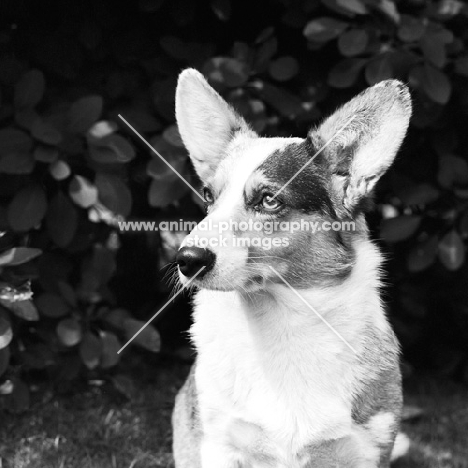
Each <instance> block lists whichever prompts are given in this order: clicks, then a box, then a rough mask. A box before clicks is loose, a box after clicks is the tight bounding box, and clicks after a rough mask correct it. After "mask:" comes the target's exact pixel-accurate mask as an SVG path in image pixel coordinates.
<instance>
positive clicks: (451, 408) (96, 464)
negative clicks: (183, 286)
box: [0, 363, 468, 468]
mask: <svg viewBox="0 0 468 468" xmlns="http://www.w3.org/2000/svg"><path fill="white" fill-rule="evenodd" d="M187 371H188V366H186V365H180V364H178V365H176V364H167V363H166V364H164V363H163V364H161V363H158V364H155V365H154V366H151V367H150V366H146V367H144V368H141V367H140V368H138V369H134V371H133V374H131V375H130V377H128V376H127V377H121V378H120V380H119V382H120V383H119V387H120V388H123V391H124V393H126V394H127V395H128V396H130V398H126V397H124V396H122V394H121V393H119V392H118V391H116V389H115V386H114V385H112V384H111V383H105V384H104V385H101V386H88V387H87V388H86V389H85V390H83V391H79V392H74V393H73V394H72V395H69V396H61V397H57V396H54V397H51V398H48V399H47V398H45V399H44V398H42V401H36V402H35V403H34V404H33V407H32V408H31V410H30V411H28V412H26V413H24V414H22V415H11V414H5V415H2V416H1V419H0V460H1V462H2V463H0V467H1V468H44V467H47V468H75V467H76V468H78V467H80V468H149V467H151V468H156V467H165V468H168V467H171V466H172V457H171V429H170V417H171V411H172V405H173V400H174V395H175V393H176V391H177V388H178V387H179V386H180V385H181V384H182V381H183V378H184V375H185V374H186V372H187ZM144 374H147V375H149V377H145V375H144ZM132 375H133V380H132ZM142 377H143V378H142ZM132 382H134V383H133V384H132ZM467 395H468V391H467V389H466V388H465V387H462V386H458V385H456V384H451V383H447V382H444V381H437V380H434V379H431V378H415V379H413V380H411V381H409V382H408V383H407V391H406V402H407V403H408V404H411V405H417V406H419V407H420V408H422V409H423V410H424V414H423V415H422V416H421V417H420V418H419V419H417V420H413V421H410V422H406V423H405V424H404V431H405V432H406V433H407V434H408V435H409V436H410V438H411V441H412V448H411V451H410V453H409V455H408V456H407V457H406V458H405V459H404V460H402V461H400V462H398V464H396V465H395V468H452V467H453V468H468V452H467V449H468V447H467V441H468V396H467Z"/></svg>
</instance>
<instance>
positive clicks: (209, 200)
mask: <svg viewBox="0 0 468 468" xmlns="http://www.w3.org/2000/svg"><path fill="white" fill-rule="evenodd" d="M203 198H204V199H205V201H206V203H208V204H210V205H211V204H212V203H213V202H214V197H213V193H212V192H211V190H210V189H209V188H206V187H205V188H204V189H203Z"/></svg>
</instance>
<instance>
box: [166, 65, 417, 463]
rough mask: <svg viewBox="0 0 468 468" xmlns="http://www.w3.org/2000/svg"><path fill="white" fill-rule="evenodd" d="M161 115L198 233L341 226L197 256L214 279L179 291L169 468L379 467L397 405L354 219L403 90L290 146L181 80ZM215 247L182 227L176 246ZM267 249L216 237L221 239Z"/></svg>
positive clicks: (368, 250)
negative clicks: (202, 198)
mask: <svg viewBox="0 0 468 468" xmlns="http://www.w3.org/2000/svg"><path fill="white" fill-rule="evenodd" d="M176 114H177V121H178V125H179V131H180V134H181V136H182V139H183V141H184V144H185V145H186V147H187V149H188V151H189V153H190V157H191V160H192V162H193V165H194V167H195V170H196V171H197V173H198V175H199V176H200V178H201V180H202V181H203V183H204V185H205V187H206V190H208V191H209V193H210V198H209V201H208V202H207V217H206V220H209V221H211V222H213V223H214V225H216V223H219V222H221V221H222V220H225V219H228V218H229V219H231V220H235V221H237V222H240V221H243V220H248V219H255V220H260V221H266V220H272V219H275V220H278V219H280V220H283V221H290V222H291V221H294V220H297V219H299V218H301V219H306V220H308V221H314V222H317V221H318V222H324V221H330V222H332V221H337V220H339V221H346V220H347V221H350V220H352V221H353V222H354V223H355V226H356V230H355V231H354V232H345V231H338V232H337V231H324V230H322V231H319V232H315V233H311V232H310V231H308V232H302V231H301V232H294V233H291V234H288V236H289V237H288V245H287V246H285V245H279V244H278V245H277V246H275V247H273V248H271V250H268V251H265V250H264V249H262V248H260V247H252V246H251V245H249V246H245V245H244V246H239V245H234V243H231V242H230V243H229V244H230V245H229V247H227V248H220V247H218V248H217V247H210V249H211V250H212V251H213V254H214V255H215V256H216V261H215V263H214V266H213V268H212V269H210V271H208V272H207V273H206V274H205V275H203V277H200V278H197V279H195V280H194V284H195V285H196V286H197V287H198V288H199V291H198V292H197V293H196V296H195V299H194V325H193V326H192V328H191V330H190V333H191V338H192V342H193V344H194V346H195V348H196V350H197V358H196V363H195V364H194V365H193V367H192V370H191V372H190V375H189V377H188V379H187V381H186V383H185V385H184V386H183V388H182V389H181V390H180V392H179V394H178V396H177V399H176V405H175V409H174V413H173V432H174V458H175V466H176V468H267V467H268V468H273V467H275V468H303V467H306V468H337V467H343V468H388V467H389V465H390V460H391V456H392V449H393V447H394V442H395V437H396V436H397V432H398V428H399V423H400V414H401V405H402V396H401V377H400V370H399V347H398V343H397V341H396V338H395V336H394V334H393V331H392V329H391V327H390V325H389V323H388V321H387V319H386V317H385V312H384V308H383V305H382V301H381V298H380V287H381V281H380V265H381V261H382V259H381V255H380V253H379V250H378V248H377V247H376V246H375V245H374V244H373V243H372V242H371V241H370V240H369V236H368V231H367V227H366V223H365V219H364V210H365V207H366V201H367V200H368V199H369V197H370V195H371V191H372V188H373V187H374V185H375V183H376V182H377V180H378V179H379V178H380V176H381V175H382V174H383V173H384V172H385V171H386V170H387V169H388V167H389V166H390V165H391V163H392V161H393V159H394V157H395V155H396V153H397V151H398V149H399V147H400V145H401V143H402V141H403V138H404V136H405V134H406V130H407V127H408V123H409V118H410V115H411V100H410V96H409V93H408V90H407V88H406V87H405V86H404V85H403V84H402V83H400V82H398V81H396V80H389V81H384V82H382V83H379V84H378V85H375V86H373V87H371V88H368V89H367V90H366V91H364V92H363V93H361V94H360V95H359V96H357V97H355V98H354V99H352V100H351V101H350V102H349V103H347V104H346V105H344V106H343V107H342V108H341V109H339V110H337V111H336V112H335V113H334V114H333V115H332V116H330V117H328V118H327V119H326V120H325V121H324V122H323V123H322V124H321V125H320V126H319V127H318V128H313V129H311V131H310V132H309V134H308V136H307V138H306V139H302V138H261V137H259V136H258V135H256V134H255V132H253V131H252V130H251V129H250V127H249V126H248V124H247V123H246V122H245V121H244V120H243V119H242V118H241V117H240V116H239V115H238V114H237V113H236V112H235V111H234V110H233V109H232V108H231V107H230V106H229V105H228V104H227V103H226V102H225V101H224V100H223V99H222V98H221V96H220V95H219V94H218V93H217V92H216V91H214V90H213V89H212V88H211V87H210V86H209V85H208V83H207V82H206V81H205V79H204V78H203V76H202V75H201V74H200V73H198V72H197V71H195V70H185V71H184V72H182V73H181V75H180V77H179V82H178V87H177V94H176ZM346 123H347V125H346V127H345V128H342V127H343V126H344V124H346ZM340 129H342V131H341V132H339V133H338V134H337V135H336V136H335V137H334V135H335V134H336V133H337V131H338V130H340ZM333 137H334V138H333ZM330 140H331V142H330ZM326 143H328V144H327V146H326V148H325V149H324V150H323V151H322V152H321V153H320V154H319V155H318V156H316V157H315V158H314V160H313V161H312V162H311V163H309V164H308V165H307V167H306V168H305V169H304V170H303V171H302V172H300V174H299V175H297V177H295V178H294V180H293V181H292V182H290V183H289V184H288V185H287V187H286V188H285V189H284V190H283V191H282V192H281V194H280V195H278V197H277V198H278V202H279V203H280V211H278V212H274V213H272V212H268V211H264V210H263V205H262V203H263V200H264V197H266V196H267V197H269V198H268V199H269V200H270V199H271V194H274V193H276V192H277V191H278V190H279V189H281V187H283V186H284V184H285V183H286V182H288V180H290V178H291V177H292V176H293V175H294V174H295V173H296V172H297V171H298V170H299V169H300V168H301V167H303V165H304V164H305V163H307V162H308V161H309V160H310V158H312V157H313V156H314V155H315V154H316V152H317V151H318V150H319V149H320V148H322V146H323V145H325V144H326ZM265 194H270V195H265ZM259 200H260V202H259ZM282 234H284V233H273V234H268V235H269V236H270V237H271V236H273V237H275V236H280V235H282ZM218 235H219V234H218V233H217V232H215V231H214V230H213V231H212V232H207V231H206V230H202V229H201V227H197V228H196V229H195V230H194V231H192V233H190V234H189V236H187V238H186V239H185V240H184V242H183V245H182V246H187V245H197V242H199V239H200V238H205V239H206V238H213V237H217V236H218ZM268 235H267V234H265V233H264V232H246V231H240V230H237V231H236V230H231V231H228V232H225V233H224V236H226V237H227V238H228V240H229V241H232V240H233V239H234V238H236V239H237V238H249V239H250V238H252V237H253V236H257V237H258V236H260V237H266V236H268ZM231 244H232V245H231ZM210 245H211V244H210ZM275 272H277V273H279V275H281V278H280V277H279V276H278V274H276V273H275ZM179 276H180V281H181V283H182V284H185V283H186V282H187V281H188V280H189V278H187V277H185V276H184V275H183V274H182V273H180V275H179ZM283 280H286V281H287V283H288V284H289V285H290V286H291V288H294V289H295V291H297V292H295V291H293V290H292V289H291V288H290V287H289V286H288V285H286V284H285V283H284V281H283ZM298 294H299V296H300V297H298ZM306 304H310V307H307V306H306ZM311 308H313V309H316V310H317V311H318V313H319V314H320V316H318V314H315V313H314V312H313V311H312V310H311ZM331 327H332V328H333V330H332V329H331ZM340 337H341V338H342V339H340ZM399 442H401V443H400V444H399V446H401V447H403V446H404V445H405V439H403V438H402V437H401V436H400V438H399Z"/></svg>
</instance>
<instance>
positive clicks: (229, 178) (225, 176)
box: [213, 137, 304, 191]
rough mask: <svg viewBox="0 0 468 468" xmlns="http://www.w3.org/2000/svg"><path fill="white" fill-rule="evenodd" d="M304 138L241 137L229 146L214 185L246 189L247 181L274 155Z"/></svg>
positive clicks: (302, 140)
mask: <svg viewBox="0 0 468 468" xmlns="http://www.w3.org/2000/svg"><path fill="white" fill-rule="evenodd" d="M302 142H304V139H302V138H281V137H276V138H240V139H236V140H234V141H233V142H232V143H231V145H230V146H229V147H228V150H227V156H226V158H225V159H224V160H223V161H222V163H221V164H220V165H219V167H218V170H217V171H216V174H215V176H214V178H213V185H215V186H217V188H218V189H219V190H220V191H221V190H223V189H226V188H233V189H237V190H244V187H245V184H246V182H247V181H248V180H249V178H250V177H251V176H252V174H254V173H255V172H256V170H257V169H258V168H259V167H260V166H261V165H262V164H263V163H264V162H265V161H267V160H268V159H269V158H270V157H271V156H272V155H275V154H277V153H281V152H282V151H283V150H284V149H285V148H287V147H288V146H289V145H292V144H300V143H302Z"/></svg>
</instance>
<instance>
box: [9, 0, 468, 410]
mask: <svg viewBox="0 0 468 468" xmlns="http://www.w3.org/2000/svg"><path fill="white" fill-rule="evenodd" d="M3 8H5V9H6V10H7V11H5V12H4V13H5V15H4V18H10V20H11V23H10V25H9V27H8V28H6V29H4V30H3V31H2V32H0V90H1V107H0V125H1V129H0V229H1V231H2V233H3V236H2V237H1V238H0V247H1V249H2V251H3V252H2V253H1V254H0V268H1V285H0V286H1V287H0V302H1V304H2V308H1V309H0V375H1V378H2V379H3V385H1V386H0V393H3V394H5V397H4V399H3V400H2V401H3V402H4V405H5V406H8V407H13V408H17V409H22V408H24V407H25V406H26V405H27V389H28V387H27V385H26V384H25V383H24V382H23V381H22V380H21V379H30V378H31V377H32V376H33V375H35V372H37V371H39V372H43V373H44V372H45V373H46V374H47V375H49V376H51V377H52V378H53V379H55V381H58V382H62V381H64V380H73V379H75V378H77V377H78V376H80V375H82V373H83V371H84V370H86V369H87V370H88V371H92V372H94V373H96V372H100V371H101V370H102V369H104V370H107V369H110V368H113V367H114V366H115V365H116V364H117V363H118V360H119V357H120V355H118V354H117V353H116V351H117V350H118V349H119V348H120V346H121V345H122V344H123V342H124V340H125V339H126V338H128V337H130V336H132V335H133V333H134V332H135V331H136V330H137V329H139V327H140V326H141V325H142V324H143V322H144V320H146V319H147V318H148V316H150V315H149V314H148V312H149V311H151V310H153V309H154V307H155V306H156V305H157V304H159V303H162V302H164V300H165V295H166V294H167V292H168V289H167V286H164V284H163V285H162V286H159V288H156V289H155V291H154V294H151V291H152V290H153V289H154V288H155V281H156V280H157V279H158V278H159V279H160V275H159V273H157V272H156V273H154V272H152V273H151V274H147V275H146V274H142V272H141V270H142V268H143V266H142V265H141V264H139V265H137V266H133V267H130V263H131V260H129V259H131V258H132V257H133V256H135V257H137V256H139V257H138V258H139V259H140V258H145V257H148V255H150V258H151V259H152V260H154V263H155V266H156V267H161V266H163V265H164V264H165V263H167V262H170V261H172V259H173V254H174V249H175V248H176V245H177V236H170V235H163V233H160V234H159V233H149V234H147V235H146V237H144V241H143V242H140V241H136V236H132V237H131V238H127V237H126V235H125V234H122V233H121V232H120V231H119V230H118V222H119V221H120V220H123V219H127V218H131V219H154V220H162V219H179V217H184V218H190V219H196V218H199V217H200V216H201V209H200V207H199V206H198V204H197V199H196V197H193V196H192V195H193V194H192V193H191V192H190V190H189V189H188V187H187V186H186V185H185V184H184V183H183V182H181V181H180V179H179V178H178V177H177V176H176V175H175V174H174V173H173V172H172V171H171V170H170V169H168V167H167V166H166V165H165V164H164V163H163V162H162V161H161V160H160V159H159V158H158V157H157V155H156V154H154V153H152V152H151V150H150V149H149V148H148V147H147V146H145V145H144V143H143V142H142V141H141V140H140V138H139V137H138V136H137V135H136V134H135V133H134V132H132V131H131V130H130V129H129V128H128V126H127V125H126V124H125V122H124V121H123V120H122V119H121V118H119V117H118V116H119V114H120V115H121V116H122V117H123V118H124V119H125V120H126V121H127V122H128V123H129V124H131V125H132V126H133V127H134V128H135V129H136V130H137V131H138V132H140V133H141V135H142V136H143V137H145V138H147V139H148V141H149V142H150V143H151V145H152V146H153V147H154V148H155V149H156V150H157V151H159V152H160V153H161V154H162V155H163V156H164V157H165V158H166V159H167V160H168V161H169V162H170V163H171V164H172V165H173V166H174V167H175V168H176V169H177V170H178V171H179V172H180V173H182V174H183V175H184V176H185V177H186V178H188V179H189V180H190V181H191V183H193V184H194V185H196V184H197V182H196V179H195V177H194V176H193V174H192V171H191V168H190V166H189V163H188V159H187V155H186V152H185V150H184V148H183V145H182V143H181V140H180V136H179V134H178V132H177V128H176V126H175V123H174V91H175V84H176V79H177V75H178V73H179V71H180V70H181V69H182V68H185V67H188V66H193V67H196V68H198V69H200V70H201V71H203V73H204V74H205V75H206V77H207V78H208V80H209V81H210V82H211V83H212V85H213V86H214V87H215V88H217V89H218V90H219V91H220V92H221V93H222V94H223V95H224V96H225V97H226V99H228V100H229V101H230V102H231V103H232V104H233V105H234V106H235V107H236V108H237V109H238V111H239V112H240V113H241V114H243V115H244V116H245V117H246V118H247V119H248V120H249V121H250V122H251V123H252V125H253V127H254V129H255V130H257V131H258V132H260V133H264V134H267V135H290V134H296V135H300V134H305V132H306V131H307V130H308V128H309V127H310V126H311V125H312V124H314V123H316V122H317V121H318V119H320V117H321V116H322V115H324V114H327V113H328V112H330V111H331V110H332V109H333V108H334V107H335V106H336V105H338V104H339V103H341V102H343V101H344V100H346V99H348V98H349V97H351V96H352V95H354V94H355V93H357V92H358V91H359V90H360V89H363V88H364V87H365V86H367V85H372V84H374V83H376V82H378V81H380V80H383V79H387V78H392V77H396V78H399V79H401V80H403V81H405V82H407V83H409V85H410V86H411V88H412V92H413V100H414V117H413V119H412V127H411V130H410V134H409V137H408V138H407V140H406V142H405V145H404V148H403V151H402V154H401V156H400V157H399V160H398V161H397V164H396V166H395V168H394V169H393V170H392V172H391V173H390V174H389V175H388V176H387V177H386V178H385V180H384V182H383V183H382V185H381V186H380V191H379V194H378V198H377V202H378V210H377V211H376V212H375V213H373V214H372V215H371V216H370V221H371V225H372V226H373V227H374V232H375V233H376V235H377V236H378V237H381V238H383V240H384V241H385V242H386V245H387V247H386V248H387V250H389V251H390V252H391V258H392V259H393V260H392V261H391V262H390V263H389V269H390V272H391V276H392V281H393V282H394V284H395V286H394V288H393V289H392V290H391V292H392V295H391V296H392V297H393V300H392V301H391V305H392V309H393V311H394V314H393V318H394V322H395V325H396V327H397V331H398V332H399V335H400V337H401V339H402V341H403V344H404V345H405V349H407V350H408V355H409V356H410V357H411V356H412V357H414V360H415V362H417V360H418V355H417V353H414V350H416V349H422V348H421V346H420V345H421V343H426V344H427V345H425V350H426V351H428V348H430V347H431V345H429V344H428V343H434V342H436V343H438V344H436V345H434V346H435V348H436V349H445V348H446V347H447V346H449V347H450V349H451V350H452V351H450V352H449V353H446V354H448V355H450V358H448V360H449V361H450V363H451V364H450V365H451V366H452V367H451V369H452V370H455V368H457V369H458V367H457V366H458V365H461V363H463V359H465V360H466V352H467V350H468V347H467V344H466V343H468V340H467V338H468V336H467V335H468V326H467V325H468V324H467V317H468V315H467V313H466V301H465V296H464V295H463V291H464V288H465V286H464V284H466V283H464V282H463V279H464V280H466V276H467V273H466V272H467V268H466V264H465V252H466V247H465V241H466V238H467V237H468V212H467V199H468V191H467V186H468V163H467V160H466V154H465V151H464V148H465V147H466V132H465V131H464V127H465V125H466V124H467V109H468V106H467V103H468V81H467V77H468V56H467V55H466V52H465V50H466V44H465V43H466V41H467V40H468V39H467V36H466V32H465V31H466V26H467V22H468V12H467V8H466V7H465V5H464V3H463V2H460V1H457V0H443V1H440V2H429V1H425V0H408V1H406V2H403V1H399V2H393V1H391V0H349V1H348V0H347V1H342V0H298V1H293V0H282V1H277V2H270V1H260V2H255V3H254V4H252V5H249V9H248V11H247V10H246V7H245V6H243V5H240V4H239V5H236V4H235V3H234V2H230V1H229V0H212V1H207V2H196V4H195V2H191V1H190V0H178V1H176V2H167V1H164V0H140V1H139V2H130V3H129V2H123V1H121V2H113V3H112V5H110V4H107V3H106V2H97V4H96V3H95V2H93V4H92V7H91V6H90V5H85V4H84V3H81V2H78V4H67V5H64V4H63V3H60V2H56V3H55V4H51V5H48V6H44V5H41V10H38V8H39V7H38V6H37V5H34V4H31V5H28V6H27V7H26V6H25V5H23V4H21V5H20V6H17V7H15V8H13V7H11V8H10V9H9V8H8V7H3ZM247 17H248V18H250V20H251V22H249V23H248V22H246V18H247ZM174 31H176V32H174ZM379 225H380V227H379ZM137 245H138V246H139V247H138V249H139V251H138V249H137ZM41 252H42V253H41ZM39 254H40V255H39ZM454 275H456V278H457V279H458V278H459V279H460V280H458V281H454V278H455V276H454ZM30 284H32V290H33V291H34V299H33V300H32V301H31V289H30ZM129 285H131V287H129ZM142 296H145V297H142ZM146 296H147V297H146ZM464 301H465V302H464ZM131 304H133V306H132V307H130V309H131V310H127V308H125V307H128V305H131ZM440 304H445V305H446V306H447V310H448V312H447V314H449V316H450V319H447V320H445V321H442V324H443V326H444V327H445V328H444V329H445V330H447V332H446V333H444V334H442V335H443V337H441V336H438V335H437V333H436V330H435V329H434V326H433V325H432V324H437V327H439V324H440V323H441V322H440V321H439V320H434V317H438V316H439V315H437V314H438V313H439V310H438V307H439V306H440ZM447 336H454V337H455V339H451V338H447ZM439 338H440V339H439ZM434 339H435V341H434ZM135 344H137V345H140V346H141V347H143V348H146V349H147V350H150V351H152V352H154V351H158V350H159V348H160V337H159V334H158V332H157V330H156V328H155V327H153V326H151V327H149V328H147V329H146V331H145V332H144V333H142V334H141V335H140V336H139V338H138V339H137V340H136V342H135ZM454 349H455V350H456V351H453V350H454ZM454 355H456V359H455V358H453V356H454ZM454 359H455V361H456V362H455V361H454ZM454 363H455V364H454ZM433 364H435V365H439V364H440V363H439V362H438V361H437V359H435V360H434V361H433ZM441 365H442V367H444V368H447V361H444V362H443V363H442V364H441ZM15 389H16V390H15Z"/></svg>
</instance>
